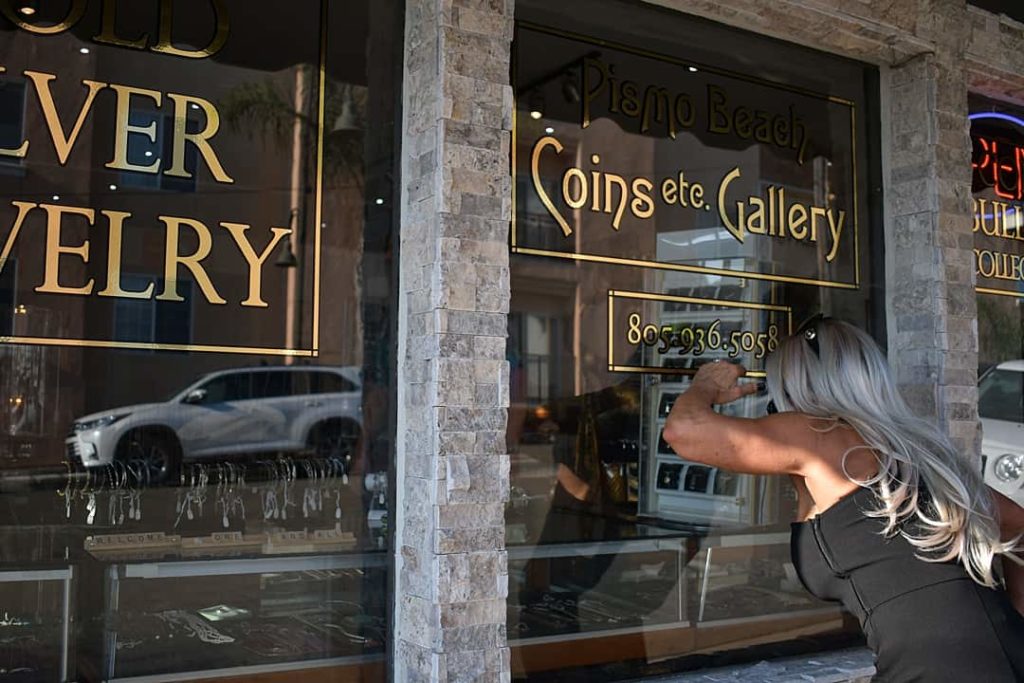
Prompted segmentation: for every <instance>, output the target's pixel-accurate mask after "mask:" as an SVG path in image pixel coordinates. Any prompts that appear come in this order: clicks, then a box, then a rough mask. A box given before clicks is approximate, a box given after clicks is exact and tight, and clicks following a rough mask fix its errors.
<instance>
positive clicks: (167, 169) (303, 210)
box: [0, 0, 402, 681]
mask: <svg viewBox="0 0 1024 683" xmlns="http://www.w3.org/2000/svg"><path fill="white" fill-rule="evenodd" d="M401 17H402V8H401V3H400V2H397V1H391V0H384V1H382V0H374V1H373V2H370V1H369V0H345V1H344V2H326V1H325V2H306V3H279V2H266V1H262V0H259V1H253V0H244V1H243V0H179V1H177V2H172V1H170V0H168V1H166V2H165V1H163V0H160V1H158V0H139V1H134V2H120V3H118V2H100V1H99V0H69V1H66V2H36V1H30V2H2V3H0V198H2V201H0V226H2V228H0V337H2V338H0V404H2V405H3V406H4V410H3V411H0V434H2V436H0V505H2V506H3V515H2V518H0V519H2V521H0V537H2V541H3V542H2V543H0V558H2V561H0V603H2V605H3V617H2V619H0V641H2V643H3V648H2V649H0V672H2V673H3V675H4V676H10V677H11V680H21V681H64V680H76V681H101V680H102V681H107V680H121V679H131V680H198V679H214V678H221V677H225V676H227V677H242V676H245V677H249V678H247V680H256V679H255V678H254V677H259V680H261V681H272V680H280V681H285V680H295V677H296V676H297V675H299V674H297V673H296V672H297V671H300V670H303V671H312V670H314V669H315V670H317V672H319V673H317V674H316V675H320V676H327V677H330V678H331V679H332V680H342V679H344V680H380V679H382V678H383V676H384V671H385V668H386V667H385V652H386V650H387V641H388V639H389V635H388V623H389V618H388V598H387V590H386V587H387V583H388V568H389V566H390V562H389V559H388V558H389V544H390V541H389V538H390V536H389V531H388V527H389V519H388V512H389V511H388V500H389V498H388V482H389V481H390V474H389V473H390V469H391V468H390V463H391V461H392V452H393V447H392V444H393V433H394V426H393V424H392V423H393V420H392V402H393V401H392V390H393V386H392V379H391V378H392V377H393V376H394V358H393V357H392V353H393V351H392V349H393V348H394V344H393V339H392V338H393V336H394V332H393V329H392V328H393V315H394V307H393V297H394V292H393V291H392V287H391V282H392V243H393V235H394V230H393V225H394V223H395V220H396V216H395V213H394V209H393V205H394V201H395V198H394V197H393V195H392V187H393V168H394V167H395V161H394V140H395V139H396V135H395V126H396V121H397V120H398V119H399V117H398V115H397V109H396V103H397V102H398V101H399V75H400V73H401V66H400V65H401V43H402V41H401V35H402V33H401ZM5 680H6V678H5ZM325 680H326V678H325Z"/></svg>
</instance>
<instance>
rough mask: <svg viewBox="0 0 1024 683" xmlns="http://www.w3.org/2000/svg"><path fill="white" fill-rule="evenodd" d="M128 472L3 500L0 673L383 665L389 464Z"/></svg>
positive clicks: (281, 671) (361, 674)
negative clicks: (171, 475)
mask: <svg viewBox="0 0 1024 683" xmlns="http://www.w3.org/2000/svg"><path fill="white" fill-rule="evenodd" d="M122 475H124V472H121V471H119V470H118V469H117V468H116V467H111V468H105V469H104V468H99V469H94V470H92V471H78V470H74V469H72V471H70V472H69V473H66V474H65V475H64V476H62V477H60V478H58V479H59V482H60V485H59V487H58V486H57V485H56V484H54V485H52V486H51V485H49V484H47V485H41V486H36V487H33V488H30V489H26V490H24V491H22V492H21V493H19V494H18V495H17V496H14V495H11V496H7V497H6V498H5V499H4V500H5V506H6V509H5V511H6V513H7V516H6V519H7V520H9V521H10V525H5V526H3V527H0V540H3V541H4V543H3V550H2V551H0V561H2V563H0V564H2V566H0V600H2V603H0V605H2V607H0V646H2V648H0V669H4V672H0V678H3V680H8V678H5V677H4V675H13V676H15V678H10V679H9V680H31V681H65V680H77V681H83V682H91V681H111V680H166V678H167V677H168V676H178V677H181V680H186V679H187V680H203V679H216V678H223V677H231V676H239V675H261V676H269V677H270V678H266V679H265V678H263V677H261V680H292V678H291V677H292V676H294V675H296V674H295V672H297V671H304V672H306V673H304V674H303V675H312V674H313V673H316V672H319V674H320V675H323V676H328V677H330V676H334V677H338V676H340V677H342V678H344V679H345V680H361V679H363V678H367V677H368V678H374V677H379V675H380V672H382V671H383V666H384V664H383V662H384V652H385V648H386V640H387V638H386V634H385V628H386V602H387V599H386V585H387V566H386V565H387V553H386V550H385V548H386V533H387V527H386V513H385V500H386V496H385V492H384V486H385V485H386V477H383V476H377V475H374V474H368V475H361V474H358V473H356V472H349V471H348V470H347V469H344V468H340V467H338V468H334V469H331V467H330V465H329V463H323V462H321V463H319V464H315V465H314V464H313V463H307V462H304V461H303V459H301V458H287V459H285V458H282V459H280V460H267V461H263V462H259V461H247V463H246V464H245V465H244V466H243V465H241V464H239V463H237V462H236V463H234V464H229V463H227V462H217V463H208V464H205V465H197V464H186V465H184V466H183V467H182V471H181V472H180V473H178V476H177V477H175V479H174V480H171V481H168V482H164V483H161V484H159V485H158V484H156V483H151V484H147V482H145V480H144V477H143V478H137V477H133V476H132V475H131V474H128V475H126V476H122ZM54 481H57V479H55V480H54ZM55 489H57V490H55ZM19 549H21V551H19ZM23 551H24V552H29V551H30V554H31V557H29V556H23V555H24V552H23ZM44 551H45V557H41V556H40V553H42V552H44ZM26 567H28V568H30V569H31V571H28V570H27V569H25V568H26ZM5 611H6V613H5ZM21 674H24V677H23V678H17V677H16V676H18V675H21Z"/></svg>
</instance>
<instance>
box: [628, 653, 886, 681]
mask: <svg viewBox="0 0 1024 683" xmlns="http://www.w3.org/2000/svg"><path fill="white" fill-rule="evenodd" d="M874 674H875V665H874V656H873V655H872V654H871V652H870V651H869V650H866V649H863V648H855V649H850V650H839V651H836V652H823V653H820V654H815V655H810V656H805V657H789V658H786V659H773V660H771V661H761V662H758V663H756V664H744V665H742V666H730V667H724V668H721V669H704V670H702V671H692V672H690V673H686V674H678V675H674V676H663V677H659V678H645V679H643V680H644V681H645V683H651V682H652V681H653V682H656V683H797V682H799V683H807V682H808V681H810V682H812V683H869V682H870V681H871V677H872V676H873V675H874Z"/></svg>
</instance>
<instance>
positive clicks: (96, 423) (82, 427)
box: [74, 413, 130, 434]
mask: <svg viewBox="0 0 1024 683" xmlns="http://www.w3.org/2000/svg"><path fill="white" fill-rule="evenodd" d="M129 414H130V413H125V414H124V415H104V416H103V417H100V418H96V419H95V420H89V421H87V422H76V423H75V426H74V430H75V433H76V434H77V433H78V432H87V431H89V430H92V429H102V428H103V427H106V426H108V425H112V424H114V423H115V422H117V421H118V420H121V419H124V418H126V417H128V415H129Z"/></svg>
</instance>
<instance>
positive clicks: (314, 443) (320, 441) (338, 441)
mask: <svg viewBox="0 0 1024 683" xmlns="http://www.w3.org/2000/svg"><path fill="white" fill-rule="evenodd" d="M358 441H359V425H358V424H356V423H354V422H351V421H349V420H330V421H329V422H321V423H320V424H318V425H316V426H315V427H313V429H311V430H310V432H309V439H308V445H309V448H310V449H311V450H312V451H313V453H314V454H315V455H316V457H318V458H340V459H341V460H345V461H348V460H350V459H351V458H352V454H353V453H355V450H356V443H358Z"/></svg>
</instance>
